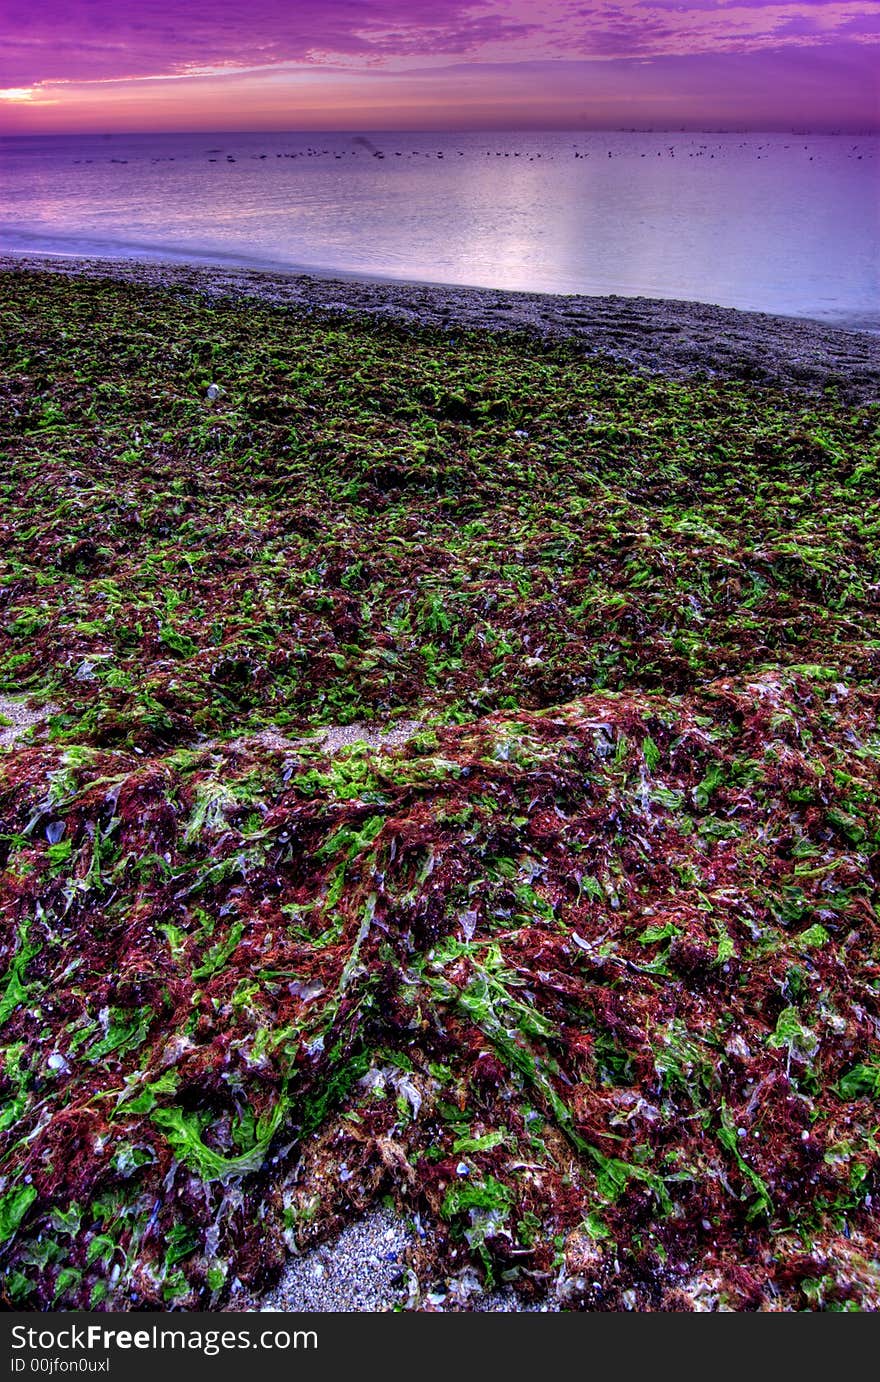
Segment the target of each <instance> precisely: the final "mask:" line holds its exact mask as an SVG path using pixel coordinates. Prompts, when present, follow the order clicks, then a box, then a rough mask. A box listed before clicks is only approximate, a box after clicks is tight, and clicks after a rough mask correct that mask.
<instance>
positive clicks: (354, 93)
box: [0, 0, 880, 134]
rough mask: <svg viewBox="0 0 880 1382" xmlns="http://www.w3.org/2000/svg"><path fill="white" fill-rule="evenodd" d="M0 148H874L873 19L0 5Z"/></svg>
mask: <svg viewBox="0 0 880 1382" xmlns="http://www.w3.org/2000/svg"><path fill="white" fill-rule="evenodd" d="M0 53H2V57H0V83H2V89H0V131H2V132H3V133H9V134H13V133H43V132H45V133H50V132H64V131H71V132H72V131H77V130H82V131H103V130H107V131H113V130H119V131H123V130H150V129H155V130H159V129H167V130H171V129H212V128H214V129H216V128H227V129H268V128H303V129H308V128H312V129H317V128H325V129H333V128H336V129H347V128H357V127H360V128H404V127H432V128H461V127H502V128H503V127H516V126H523V125H532V126H536V127H554V126H555V127H559V128H578V127H591V126H600V127H601V126H609V125H610V126H615V125H617V126H619V125H624V126H629V125H633V126H645V125H654V126H662V127H676V126H689V127H697V126H711V127H720V126H727V127H731V126H733V127H743V128H771V127H776V128H788V127H793V126H795V127H797V126H803V125H809V126H810V127H811V128H819V129H821V128H826V129H827V128H861V129H866V128H876V127H877V126H878V123H880V94H878V91H880V82H878V70H880V14H878V11H877V7H876V4H875V3H874V0H798V2H797V3H785V2H784V0H782V2H781V3H774V2H773V0H770V2H769V3H765V2H764V0H743V2H742V3H736V2H735V0H734V3H729V4H724V3H717V2H716V0H681V3H677V2H676V0H644V2H643V3H626V4H620V3H616V0H585V3H583V4H577V3H566V0H528V2H527V0H486V3H467V0H430V3H429V2H428V0H405V3H404V0H302V2H301V3H298V4H297V5H296V6H291V5H289V4H288V3H286V2H285V0H254V3H252V4H249V5H248V6H247V7H245V8H242V7H241V6H239V5H233V4H231V3H229V0H216V3H215V4H214V5H212V6H211V7H210V10H206V9H204V8H203V7H201V6H196V5H193V4H187V5H185V6H181V5H180V4H175V3H174V2H173V0H144V3H143V4H141V5H139V6H138V7H137V8H134V7H130V8H126V7H124V6H120V5H118V4H117V3H115V0H91V2H90V0H72V3H66V2H65V3H63V4H62V3H60V2H59V0H48V2H47V3H44V4H41V5H39V6H33V5H32V4H25V3H23V0H13V3H11V4H8V5H7V6H6V7H5V11H4V17H3V19H2V20H0Z"/></svg>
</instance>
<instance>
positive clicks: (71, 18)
mask: <svg viewBox="0 0 880 1382" xmlns="http://www.w3.org/2000/svg"><path fill="white" fill-rule="evenodd" d="M876 18H877V12H876V0H788V2H786V0H627V3H620V0H591V2H590V3H585V4H572V3H571V0H295V3H292V0H248V3H247V4H246V5H242V4H241V3H240V0H235V3H233V0H212V3H211V4H210V6H208V5H206V4H199V3H196V0H139V4H138V5H137V7H136V8H135V7H133V6H128V5H124V4H120V3H119V0H40V3H39V4H34V3H33V0H7V3H6V4H5V5H4V7H3V15H2V17H0V54H2V57H0V82H2V83H3V85H4V86H5V87H7V88H15V87H20V88H23V89H27V88H31V87H34V86H35V85H37V84H39V83H45V82H59V81H77V82H84V81H108V80H116V79H126V78H129V79H130V78H137V77H140V78H145V77H161V76H174V75H179V74H182V73H186V72H192V71H193V70H194V69H214V70H216V69H231V68H271V67H274V66H279V67H280V66H282V65H286V64H304V65H310V66H326V65H334V66H335V65H342V66H348V67H351V68H353V69H360V70H373V69H378V70H386V69H387V70H394V69H400V68H402V67H405V66H412V65H416V66H425V67H430V66H432V65H441V64H443V63H444V62H449V61H452V60H456V59H463V60H467V61H481V62H505V61H530V60H535V59H538V60H540V59H553V58H556V59H570V58H578V59H585V60H589V59H595V60H608V59H611V58H626V57H633V56H653V57H659V56H686V55H688V54H691V53H700V52H705V53H716V52H747V51H759V50H761V49H766V48H771V47H777V46H779V43H780V41H781V40H783V41H784V42H785V43H786V44H790V45H791V46H792V47H796V46H803V47H809V46H815V45H816V44H821V43H825V42H831V41H833V39H834V38H835V36H841V35H842V34H843V32H844V31H845V33H846V37H847V39H848V40H849V41H856V42H858V41H866V42H867V41H872V40H876V38H877V37H878V35H877V28H876Z"/></svg>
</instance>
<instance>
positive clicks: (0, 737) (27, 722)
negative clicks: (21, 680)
mask: <svg viewBox="0 0 880 1382" xmlns="http://www.w3.org/2000/svg"><path fill="white" fill-rule="evenodd" d="M55 712H56V707H55V706H54V705H42V706H40V707H39V708H38V709H36V710H32V709H31V708H30V707H29V706H27V705H25V703H24V701H22V700H19V699H18V698H16V697H14V696H3V695H0V749H9V748H12V747H13V745H15V744H16V743H18V741H19V740H20V739H21V737H22V735H23V734H25V733H26V732H27V730H29V729H34V728H35V727H36V726H37V725H41V724H43V723H44V722H45V721H46V720H48V718H49V716H50V715H54V714H55ZM5 721H9V723H8V724H7V723H5Z"/></svg>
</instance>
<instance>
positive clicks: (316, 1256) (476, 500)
mask: <svg viewBox="0 0 880 1382" xmlns="http://www.w3.org/2000/svg"><path fill="white" fill-rule="evenodd" d="M878 384H880V337H877V336H876V335H872V334H871V333H868V332H862V331H850V330H842V329H838V328H833V327H829V326H826V325H823V324H820V323H814V322H810V321H806V320H798V319H793V318H782V317H775V316H770V315H764V314H760V313H743V312H737V311H734V310H731V309H724V308H718V307H711V306H707V305H702V304H697V303H684V302H673V301H659V300H649V299H624V298H616V297H603V298H586V297H549V296H542V295H540V294H529V293H513V292H499V291H494V290H488V289H466V288H460V287H448V288H445V287H438V286H429V285H422V284H402V283H381V282H378V281H369V280H358V279H355V278H342V277H338V278H320V277H317V276H308V275H303V274H281V273H269V272H260V271H256V270H247V269H232V268H218V267H216V266H211V267H207V266H196V265H181V264H158V263H138V262H132V261H123V260H117V261H109V260H106V261H104V260H88V259H77V258H49V257H39V256H14V257H13V256H4V257H3V258H2V259H0V390H2V399H3V412H4V419H5V421H4V438H3V448H4V453H5V455H4V475H3V477H2V479H0V553H2V556H0V973H2V974H3V976H4V977H3V978H2V979H0V1035H2V1061H0V1068H2V1075H0V1079H2V1082H3V1083H2V1092H3V1096H4V1105H3V1112H2V1113H0V1230H2V1231H0V1271H2V1275H3V1280H4V1286H3V1293H4V1294H3V1302H4V1304H5V1305H6V1307H7V1308H10V1307H11V1308H14V1309H17V1310H45V1309H48V1308H56V1309H58V1308H64V1309H95V1310H108V1309H122V1310H140V1309H160V1310H175V1311H176V1310H196V1309H197V1310H215V1311H225V1310H235V1309H248V1310H259V1309H265V1310H273V1309H282V1310H291V1309H303V1310H307V1311H323V1310H333V1311H338V1310H371V1311H377V1310H394V1309H411V1310H419V1311H448V1310H453V1311H454V1310H462V1309H464V1310H497V1311H511V1310H526V1309H528V1310H548V1311H549V1310H553V1311H556V1310H574V1311H593V1310H636V1311H655V1310H656V1311H667V1312H672V1311H676V1312H677V1311H703V1310H707V1311H717V1310H735V1311H739V1310H745V1311H751V1310H760V1311H774V1312H777V1311H782V1312H790V1311H802V1310H825V1309H828V1310H835V1311H836V1310H870V1311H874V1310H876V1309H877V1308H878V1305H880V1297H878V1285H877V1283H878V1279H880V1278H878V1260H880V1244H878V1239H877V1226H876V1214H875V1212H874V1200H873V1199H872V1196H876V1194H877V1193H878V1190H877V1183H878V1182H877V1178H878V1174H880V1154H878V1150H877V1143H876V1139H875V1136H874V1131H875V1130H874V1124H875V1122H876V1118H875V1108H876V1105H875V1101H876V1097H877V1092H878V1089H880V1047H878V1040H877V1017H878V1013H877V998H878V985H880V968H878V960H877V918H876V914H875V910H874V898H875V896H876V879H877V877H878V867H880V865H878V860H880V853H878V851H880V742H878V733H877V707H878V685H877V674H878V666H880V647H878V642H877V638H876V617H877V606H878V592H880V565H878V557H877V540H876V539H877V525H878V521H880V518H878V514H880V477H878V474H877V427H878V422H880V401H878ZM340 1234H341V1235H342V1236H341V1237H340V1236H339V1235H340ZM328 1245H330V1246H328Z"/></svg>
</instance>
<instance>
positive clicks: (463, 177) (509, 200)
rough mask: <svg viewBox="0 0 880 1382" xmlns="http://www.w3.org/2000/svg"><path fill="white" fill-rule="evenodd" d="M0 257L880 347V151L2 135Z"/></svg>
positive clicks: (671, 143) (500, 140)
mask: <svg viewBox="0 0 880 1382" xmlns="http://www.w3.org/2000/svg"><path fill="white" fill-rule="evenodd" d="M0 249H2V250H3V251H5V252H10V251H12V252H21V253H35V252H38V253H41V254H51V255H57V256H60V257H65V256H80V255H94V256H104V257H112V258H120V259H128V258H132V259H142V260H143V259H146V260H176V261H187V262H193V261H195V262H200V263H206V264H221V265H226V266H229V265H240V266H246V267H254V268H266V269H283V270H288V271H291V270H292V271H302V272H306V273H309V272H314V273H319V274H330V275H333V276H347V275H352V276H355V277H359V278H368V279H386V280H387V279H393V280H400V281H405V282H424V283H441V284H456V285H467V286H474V287H489V288H499V289H517V290H524V291H528V292H545V293H583V294H590V295H592V294H600V295H605V294H619V295H621V296H624V297H639V296H641V297H653V298H680V299H687V300H693V301H698V302H706V303H716V304H719V305H722V306H727V307H739V308H745V309H749V310H754V311H761V312H772V313H779V314H783V315H787V316H796V317H807V318H813V319H818V320H820V321H823V322H827V323H832V324H835V325H840V326H848V327H853V328H855V327H858V328H862V329H867V330H871V331H880V138H878V137H877V136H876V135H867V134H866V135H857V134H839V135H832V134H813V133H768V134H760V133H759V134H754V133H736V132H732V133H731V132H728V133H708V132H707V133H694V132H669V131H654V132H650V133H646V132H635V131H614V132H610V133H609V132H591V133H590V132H587V133H585V132H583V131H572V132H564V131H554V132H552V133H545V132H541V133H536V132H523V133H516V132H505V133H486V132H482V133H480V132H477V133H466V134H449V133H443V134H437V133H425V132H420V133H399V132H394V133H388V132H384V133H383V132H376V133H371V134H363V133H360V134H358V133H351V134H345V133H333V134H315V133H308V134H304V133H270V134H267V133H240V134H234V133H228V132H226V133H220V134H210V133H209V134H149V135H148V134H136V135H121V134H116V135H102V136H74V135H66V136H52V137H49V136H39V137H36V136H34V137H7V138H2V139H0Z"/></svg>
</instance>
